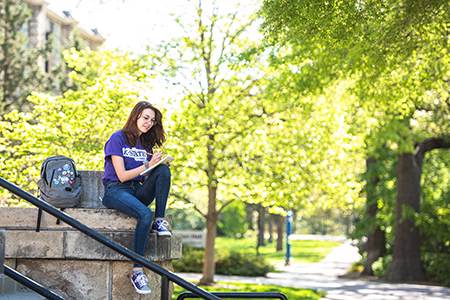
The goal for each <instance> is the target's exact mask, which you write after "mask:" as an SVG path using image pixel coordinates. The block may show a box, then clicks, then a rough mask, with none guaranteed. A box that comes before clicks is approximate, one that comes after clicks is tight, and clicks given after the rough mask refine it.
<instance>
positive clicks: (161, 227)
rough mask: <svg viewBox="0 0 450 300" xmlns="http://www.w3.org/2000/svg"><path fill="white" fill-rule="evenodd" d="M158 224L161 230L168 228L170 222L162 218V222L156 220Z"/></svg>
mask: <svg viewBox="0 0 450 300" xmlns="http://www.w3.org/2000/svg"><path fill="white" fill-rule="evenodd" d="M156 225H157V226H158V229H159V230H167V229H166V226H169V222H167V221H166V220H162V221H160V222H156Z"/></svg>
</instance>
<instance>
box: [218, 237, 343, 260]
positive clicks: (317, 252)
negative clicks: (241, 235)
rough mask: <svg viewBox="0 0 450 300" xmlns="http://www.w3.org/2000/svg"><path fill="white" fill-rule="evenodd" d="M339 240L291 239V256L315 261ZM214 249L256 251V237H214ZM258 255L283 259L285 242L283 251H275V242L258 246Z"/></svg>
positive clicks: (336, 244)
mask: <svg viewBox="0 0 450 300" xmlns="http://www.w3.org/2000/svg"><path fill="white" fill-rule="evenodd" d="M340 244H342V243H341V242H330V241H298V240H296V241H291V257H292V259H293V260H294V261H295V262H297V263H311V264H312V263H316V262H319V261H321V260H322V259H324V258H325V256H327V254H328V253H330V252H331V251H332V250H333V249H334V248H335V247H337V246H339V245H340ZM216 249H221V250H228V251H231V250H239V251H250V252H253V253H256V238H247V239H232V238H225V237H219V238H216ZM259 253H260V255H262V256H264V257H265V258H266V259H267V260H268V261H269V262H270V263H271V264H277V263H281V262H284V261H285V259H286V258H285V256H286V243H284V244H283V251H280V252H276V244H275V242H274V243H272V244H267V245H266V246H263V247H259Z"/></svg>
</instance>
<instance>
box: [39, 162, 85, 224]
mask: <svg viewBox="0 0 450 300" xmlns="http://www.w3.org/2000/svg"><path fill="white" fill-rule="evenodd" d="M37 185H38V188H39V193H40V196H39V198H41V199H42V200H44V201H45V202H47V203H49V204H51V205H53V206H54V207H57V208H62V209H63V208H67V207H79V206H80V204H81V201H80V198H81V176H80V175H79V174H78V171H77V168H76V166H75V162H74V161H73V159H72V158H70V157H66V156H62V155H56V156H50V157H47V158H46V159H45V160H44V162H43V163H42V165H41V178H40V179H39V181H38V182H37ZM62 209H61V210H62ZM41 215H42V210H41V209H39V215H38V225H37V228H36V231H39V227H40V219H41ZM57 224H59V220H58V221H57Z"/></svg>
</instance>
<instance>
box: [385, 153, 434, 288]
mask: <svg viewBox="0 0 450 300" xmlns="http://www.w3.org/2000/svg"><path fill="white" fill-rule="evenodd" d="M423 154H424V153H423ZM423 154H421V152H420V153H419V154H416V155H414V154H410V153H405V154H400V155H399V156H398V170H397V204H396V213H395V240H394V252H393V256H392V264H391V266H390V268H389V270H388V272H387V274H386V279H388V280H392V281H421V280H424V279H425V273H424V271H423V269H422V264H421V261H420V235H419V229H418V228H417V227H416V226H414V219H413V217H411V216H409V217H405V216H404V209H405V208H407V207H409V208H411V209H412V210H413V211H414V212H416V213H418V212H419V211H420V177H421V175H422V161H423V156H422V157H420V156H419V157H417V156H418V155H423Z"/></svg>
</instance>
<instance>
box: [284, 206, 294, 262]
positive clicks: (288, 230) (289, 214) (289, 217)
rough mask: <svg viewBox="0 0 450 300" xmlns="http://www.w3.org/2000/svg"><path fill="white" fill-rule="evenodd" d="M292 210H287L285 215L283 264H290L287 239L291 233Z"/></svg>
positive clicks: (289, 245)
mask: <svg viewBox="0 0 450 300" xmlns="http://www.w3.org/2000/svg"><path fill="white" fill-rule="evenodd" d="M292 219H293V217H292V211H288V212H287V216H286V261H285V264H284V265H285V266H289V265H290V264H291V241H290V240H289V236H290V235H291V234H292Z"/></svg>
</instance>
